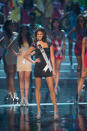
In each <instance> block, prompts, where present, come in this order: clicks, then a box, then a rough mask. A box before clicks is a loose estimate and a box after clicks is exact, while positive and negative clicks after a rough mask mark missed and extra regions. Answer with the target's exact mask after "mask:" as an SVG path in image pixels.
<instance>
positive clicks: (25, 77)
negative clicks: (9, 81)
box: [19, 71, 30, 104]
mask: <svg viewBox="0 0 87 131" xmlns="http://www.w3.org/2000/svg"><path fill="white" fill-rule="evenodd" d="M19 80H20V93H21V103H22V104H23V100H24V96H25V104H27V100H28V93H29V84H30V83H29V81H30V72H29V71H26V72H25V71H21V72H19ZM24 89H25V95H24Z"/></svg>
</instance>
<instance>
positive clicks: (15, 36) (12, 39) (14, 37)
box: [7, 32, 18, 49]
mask: <svg viewBox="0 0 87 131" xmlns="http://www.w3.org/2000/svg"><path fill="white" fill-rule="evenodd" d="M17 36H18V33H17V32H13V35H12V38H11V39H10V43H9V45H8V46H7V49H8V48H9V47H10V46H12V44H13V42H14V41H15V40H16V39H17Z"/></svg>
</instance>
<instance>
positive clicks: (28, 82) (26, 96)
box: [25, 71, 31, 104]
mask: <svg viewBox="0 0 87 131" xmlns="http://www.w3.org/2000/svg"><path fill="white" fill-rule="evenodd" d="M30 73H31V72H29V71H25V104H27V101H28V94H29V85H30Z"/></svg>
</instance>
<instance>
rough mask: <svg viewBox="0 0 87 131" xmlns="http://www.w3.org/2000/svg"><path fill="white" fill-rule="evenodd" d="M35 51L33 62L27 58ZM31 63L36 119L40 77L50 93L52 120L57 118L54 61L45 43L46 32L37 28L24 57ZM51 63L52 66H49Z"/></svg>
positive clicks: (47, 44)
mask: <svg viewBox="0 0 87 131" xmlns="http://www.w3.org/2000/svg"><path fill="white" fill-rule="evenodd" d="M34 50H35V55H36V60H35V61H33V60H32V59H30V58H29V57H28V55H30V54H31V53H32V51H34ZM24 58H26V59H27V60H28V61H30V62H31V63H33V64H35V68H34V75H35V83H36V91H35V96H36V102H37V110H38V113H37V119H40V117H41V114H40V98H41V94H40V87H41V80H42V77H45V78H46V81H47V84H48V88H49V91H50V96H51V100H52V102H53V105H54V119H56V118H57V117H58V115H57V105H56V97H55V92H54V89H53V76H55V61H54V52H53V46H52V44H51V43H49V42H48V41H47V36H46V32H45V30H44V29H43V28H39V29H37V30H36V32H35V43H34V44H33V45H32V46H31V47H30V49H29V50H28V51H27V53H26V54H25V55H24ZM51 63H52V65H51Z"/></svg>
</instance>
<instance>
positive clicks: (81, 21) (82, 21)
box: [79, 17, 84, 25]
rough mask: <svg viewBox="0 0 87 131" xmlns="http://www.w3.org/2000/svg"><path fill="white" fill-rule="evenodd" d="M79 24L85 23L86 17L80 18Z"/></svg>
mask: <svg viewBox="0 0 87 131" xmlns="http://www.w3.org/2000/svg"><path fill="white" fill-rule="evenodd" d="M79 24H81V25H83V24H84V19H83V18H82V17H80V18H79Z"/></svg>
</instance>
